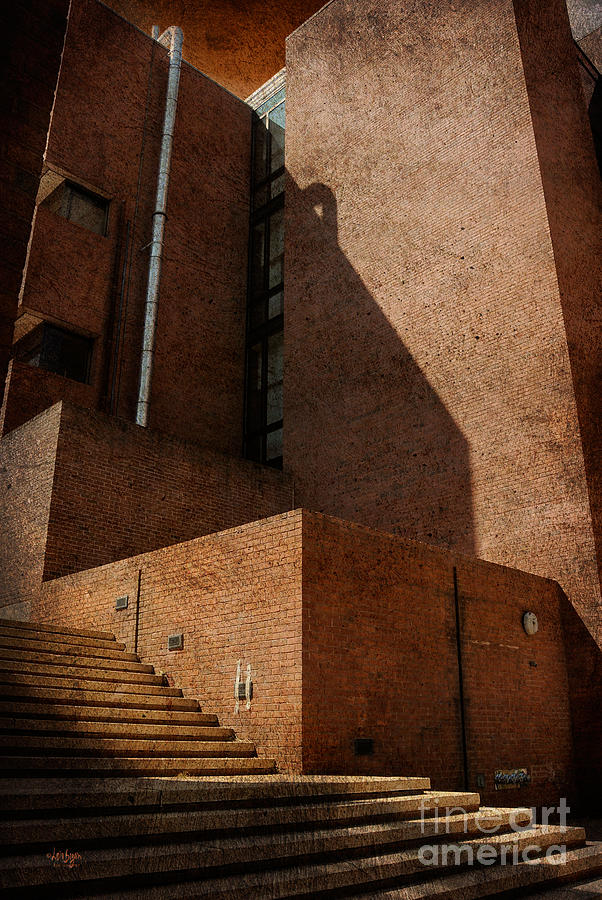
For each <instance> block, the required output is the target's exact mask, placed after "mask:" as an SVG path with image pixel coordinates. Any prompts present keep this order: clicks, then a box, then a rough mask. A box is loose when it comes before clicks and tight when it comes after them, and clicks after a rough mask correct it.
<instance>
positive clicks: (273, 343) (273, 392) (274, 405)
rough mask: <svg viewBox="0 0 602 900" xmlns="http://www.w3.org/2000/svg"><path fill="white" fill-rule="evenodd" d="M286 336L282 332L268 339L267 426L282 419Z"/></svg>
mask: <svg viewBox="0 0 602 900" xmlns="http://www.w3.org/2000/svg"><path fill="white" fill-rule="evenodd" d="M283 349H284V335H283V333H282V332H281V331H279V332H278V333H277V334H272V335H270V337H269V338H268V391H267V394H268V397H267V424H268V425H273V424H274V422H279V421H280V420H281V419H282V373H283V363H284V360H283Z"/></svg>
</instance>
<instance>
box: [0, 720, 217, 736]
mask: <svg viewBox="0 0 602 900" xmlns="http://www.w3.org/2000/svg"><path fill="white" fill-rule="evenodd" d="M213 718H216V717H213ZM216 721H217V718H216ZM15 731H19V732H29V733H31V736H35V735H38V734H42V735H43V734H46V733H47V732H54V733H56V734H57V735H59V736H63V737H73V736H74V735H76V734H79V735H81V736H82V737H86V736H88V735H94V736H101V737H108V738H110V737H115V738H118V737H120V736H125V737H127V738H131V739H132V740H170V741H195V740H196V741H200V740H230V739H231V738H233V737H234V730H233V729H232V728H223V727H221V726H219V725H217V724H210V725H159V724H154V725H152V724H151V725H145V724H143V723H141V722H105V721H102V722H86V721H83V720H82V719H78V720H75V721H72V720H70V719H11V720H10V725H9V726H7V725H6V721H5V720H4V719H3V718H2V717H1V716H0V735H1V734H3V733H4V732H8V733H12V732H15Z"/></svg>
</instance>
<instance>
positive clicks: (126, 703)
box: [0, 685, 199, 711]
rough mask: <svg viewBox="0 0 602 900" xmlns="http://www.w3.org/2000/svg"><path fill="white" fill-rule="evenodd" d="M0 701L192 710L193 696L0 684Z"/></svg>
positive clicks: (193, 706) (194, 707) (197, 706)
mask: <svg viewBox="0 0 602 900" xmlns="http://www.w3.org/2000/svg"><path fill="white" fill-rule="evenodd" d="M0 698H1V700H2V701H4V702H6V701H10V700H15V701H20V702H25V703H26V702H35V701H36V700H38V701H40V700H43V701H45V702H46V703H49V704H50V705H52V706H65V705H67V706H70V705H77V706H79V705H81V706H107V707H109V706H115V707H120V708H122V709H164V710H172V709H173V710H189V711H192V710H196V709H199V705H198V702H197V701H196V700H184V699H179V698H178V697H173V698H172V697H165V698H161V697H151V696H148V695H145V694H140V695H135V694H119V693H115V694H112V693H110V692H108V691H106V692H105V691H77V690H75V691H68V690H63V691H59V690H52V689H50V690H47V691H46V690H44V689H43V688H32V687H25V686H23V687H21V686H19V685H15V686H14V687H13V686H11V685H0Z"/></svg>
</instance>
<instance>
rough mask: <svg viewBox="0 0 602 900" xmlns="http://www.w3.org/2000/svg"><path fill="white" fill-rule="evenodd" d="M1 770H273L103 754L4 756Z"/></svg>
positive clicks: (257, 764) (244, 763)
mask: <svg viewBox="0 0 602 900" xmlns="http://www.w3.org/2000/svg"><path fill="white" fill-rule="evenodd" d="M0 769H1V770H2V771H3V772H4V773H6V774H7V775H14V774H15V773H20V774H23V773H27V774H31V775H41V776H42V777H44V776H47V775H48V774H50V773H57V774H58V775H66V776H71V775H74V774H76V773H82V774H83V775H88V776H89V775H92V774H94V775H107V776H121V775H128V776H130V775H148V776H153V775H154V776H165V775H170V776H173V775H180V774H186V775H246V774H255V775H257V774H264V775H268V774H270V772H273V771H274V761H273V760H266V759H259V758H257V757H249V758H244V757H242V758H236V759H230V758H227V757H214V758H211V757H208V758H200V757H185V758H181V757H179V758H173V759H149V758H140V759H136V758H109V757H107V758H104V757H100V758H99V757H86V756H81V757H80V756H78V757H61V756H57V757H51V758H48V759H47V758H45V757H28V756H5V757H3V758H2V759H1V760H0Z"/></svg>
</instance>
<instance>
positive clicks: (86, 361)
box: [16, 322, 94, 384]
mask: <svg viewBox="0 0 602 900" xmlns="http://www.w3.org/2000/svg"><path fill="white" fill-rule="evenodd" d="M93 343H94V342H93V339H92V338H88V337H84V336H83V335H81V334H75V333H74V332H73V331H66V330H65V329H64V328H57V326H56V325H50V324H49V323H48V322H44V323H43V324H42V325H40V326H39V327H38V328H36V329H35V330H34V331H33V332H31V333H30V334H28V335H27V336H26V337H25V338H23V339H22V340H21V341H20V342H19V344H18V345H17V350H16V357H17V359H18V360H19V361H20V362H25V363H28V364H29V365H30V366H38V367H39V368H40V369H46V371H47V372H54V373H55V374H56V375H62V376H63V377H64V378H71V379H72V380H73V381H81V382H83V383H84V384H89V382H90V363H91V361H92V347H93Z"/></svg>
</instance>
